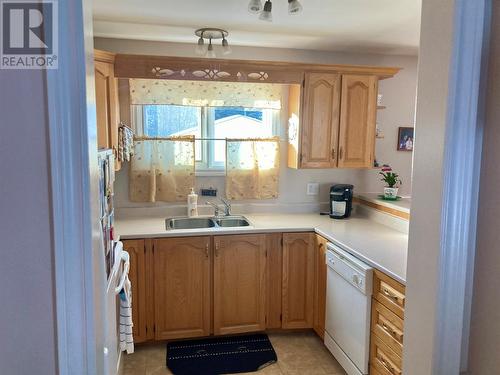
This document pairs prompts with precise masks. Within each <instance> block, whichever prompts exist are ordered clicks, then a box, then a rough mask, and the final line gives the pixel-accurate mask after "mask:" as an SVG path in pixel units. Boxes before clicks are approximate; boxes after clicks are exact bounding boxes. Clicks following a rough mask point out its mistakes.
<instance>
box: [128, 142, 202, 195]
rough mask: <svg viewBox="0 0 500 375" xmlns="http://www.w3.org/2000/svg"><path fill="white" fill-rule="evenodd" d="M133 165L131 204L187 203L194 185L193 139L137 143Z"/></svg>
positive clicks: (131, 164)
mask: <svg viewBox="0 0 500 375" xmlns="http://www.w3.org/2000/svg"><path fill="white" fill-rule="evenodd" d="M134 148H135V150H134V155H133V156H132V159H131V163H130V176H129V195H130V200H131V201H132V202H156V201H165V202H179V201H185V200H186V198H187V194H188V193H189V191H190V190H191V188H192V187H194V183H195V157H194V137H182V138H181V137H179V138H163V139H144V140H139V141H136V142H135V145H134Z"/></svg>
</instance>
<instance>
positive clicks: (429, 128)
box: [403, 0, 467, 375]
mask: <svg viewBox="0 0 500 375" xmlns="http://www.w3.org/2000/svg"><path fill="white" fill-rule="evenodd" d="M453 18H454V1H453V0H442V1H440V2H439V4H438V3H437V2H436V1H432V0H424V1H423V4H422V27H421V39H420V54H419V59H420V61H419V68H418V91H417V97H418V101H417V112H416V144H415V151H414V161H413V195H412V204H411V214H412V217H411V220H410V233H409V243H408V269H407V280H406V281H407V284H406V285H407V286H406V301H407V304H406V308H405V345H404V358H403V366H404V369H403V370H404V371H403V372H404V374H406V375H423V374H432V373H433V353H434V339H435V337H434V334H435V331H436V309H437V308H436V306H437V304H436V298H437V297H436V295H437V289H438V285H439V283H438V280H439V254H440V241H441V208H442V189H443V157H444V147H443V145H444V144H445V128H446V120H447V108H448V85H449V79H448V75H449V70H450V56H451V49H452V37H453ZM464 199H467V198H466V197H465V198H464Z"/></svg>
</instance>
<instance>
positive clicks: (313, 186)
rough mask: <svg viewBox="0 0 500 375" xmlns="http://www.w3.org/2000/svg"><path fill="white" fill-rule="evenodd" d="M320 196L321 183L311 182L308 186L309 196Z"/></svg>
mask: <svg viewBox="0 0 500 375" xmlns="http://www.w3.org/2000/svg"><path fill="white" fill-rule="evenodd" d="M318 194H319V183H317V182H309V183H308V184H307V195H318Z"/></svg>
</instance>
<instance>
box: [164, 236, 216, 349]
mask: <svg viewBox="0 0 500 375" xmlns="http://www.w3.org/2000/svg"><path fill="white" fill-rule="evenodd" d="M210 254H211V246H210V237H179V238H162V239H158V240H154V305H155V313H154V316H155V339H157V340H167V339H175V338H187V337H196V336H208V335H209V334H210V321H211V319H210V311H211V305H210V274H211V273H210V268H211V261H210V258H211V255H210Z"/></svg>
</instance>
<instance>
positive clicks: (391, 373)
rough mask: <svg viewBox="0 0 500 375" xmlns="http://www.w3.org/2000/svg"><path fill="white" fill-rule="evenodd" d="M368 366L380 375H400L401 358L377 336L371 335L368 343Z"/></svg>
mask: <svg viewBox="0 0 500 375" xmlns="http://www.w3.org/2000/svg"><path fill="white" fill-rule="evenodd" d="M370 366H371V367H372V368H374V369H375V370H376V371H378V372H379V373H380V375H401V374H402V368H403V364H402V361H401V357H400V356H398V355H397V354H396V353H395V352H394V351H393V350H392V349H391V348H389V347H388V346H387V345H386V344H384V342H383V341H382V340H381V339H380V338H379V337H377V336H375V335H372V337H371V343H370Z"/></svg>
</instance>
